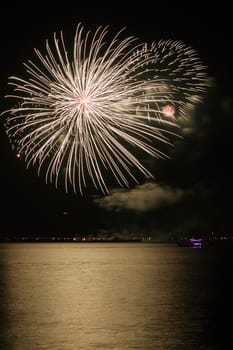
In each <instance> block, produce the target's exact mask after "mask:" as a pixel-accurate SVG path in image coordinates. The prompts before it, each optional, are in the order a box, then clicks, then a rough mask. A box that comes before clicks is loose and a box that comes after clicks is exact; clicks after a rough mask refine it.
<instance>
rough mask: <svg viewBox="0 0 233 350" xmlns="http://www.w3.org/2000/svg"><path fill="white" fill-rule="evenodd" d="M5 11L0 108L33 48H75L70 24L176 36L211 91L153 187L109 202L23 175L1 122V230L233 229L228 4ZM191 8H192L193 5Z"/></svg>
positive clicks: (157, 167)
mask: <svg viewBox="0 0 233 350" xmlns="http://www.w3.org/2000/svg"><path fill="white" fill-rule="evenodd" d="M33 6H34V7H33V9H30V8H26V7H25V8H24V7H23V6H20V7H18V8H9V9H8V8H5V10H3V11H2V13H1V16H2V19H3V18H4V19H7V21H3V20H2V21H1V56H0V57H1V58H0V59H1V66H0V67H1V81H0V84H1V111H0V112H2V111H3V110H5V109H6V108H7V107H8V105H7V101H6V100H5V99H4V96H5V95H6V94H7V93H9V91H10V90H9V87H8V85H7V79H8V77H9V76H11V75H16V76H21V75H23V72H24V67H23V62H26V61H27V60H28V59H32V58H33V57H35V56H34V51H33V49H34V47H35V48H38V49H41V50H43V49H44V45H45V40H46V39H51V40H52V38H53V33H54V32H57V33H59V32H60V30H62V31H63V33H64V36H65V38H67V39H68V38H70V43H72V39H73V35H74V33H75V29H76V26H77V24H78V23H79V22H82V23H83V25H84V26H85V27H86V28H87V29H91V30H95V29H96V28H97V27H98V26H99V25H103V26H107V25H109V26H110V30H111V31H112V32H113V34H115V33H116V32H117V31H118V30H120V29H122V28H123V27H126V31H125V33H126V34H127V35H134V36H136V37H138V38H139V39H140V40H141V41H146V42H152V41H158V40H160V39H175V40H182V41H183V42H184V43H186V44H187V45H190V46H192V47H193V48H194V49H195V50H197V51H198V53H199V56H200V58H201V60H202V61H203V63H204V64H205V65H206V66H207V70H208V74H209V76H210V77H211V78H212V79H213V82H214V83H213V86H212V87H211V88H210V89H209V90H208V91H207V93H206V95H205V98H204V101H203V103H201V104H200V105H198V107H197V109H196V110H195V114H194V117H193V124H192V132H190V133H188V134H185V137H184V139H183V140H182V141H179V142H177V144H176V145H175V147H174V148H173V149H172V150H171V151H170V152H171V153H170V156H171V159H170V160H168V161H155V162H154V171H155V175H156V181H155V182H148V183H145V184H144V185H142V186H139V187H138V188H137V187H136V188H132V189H130V190H128V191H117V192H116V193H115V192H114V193H113V195H112V196H108V197H106V198H93V197H87V196H85V197H83V198H81V197H80V196H78V195H74V194H65V193H64V191H63V190H62V189H59V190H56V189H55V188H54V187H53V185H46V184H45V183H44V179H43V178H39V177H38V176H37V175H36V171H34V170H33V169H32V170H26V169H25V165H24V163H23V162H22V161H19V160H17V159H16V157H15V154H14V153H13V152H12V151H11V148H10V145H9V142H8V139H7V137H6V135H5V132H4V125H3V124H4V118H3V117H2V120H1V124H0V127H1V133H0V152H1V153H0V154H1V160H2V163H1V173H0V174H1V175H0V176H1V177H0V186H1V220H0V233H3V232H9V233H11V232H19V231H20V232H33V233H34V232H35V231H37V232H47V231H49V232H61V231H65V232H93V231H98V230H99V229H103V228H106V229H114V230H125V231H130V232H133V231H134V232H135V231H138V232H145V233H147V232H148V233H152V234H154V235H156V234H157V235H165V234H168V233H173V232H174V233H183V232H201V233H208V232H211V231H218V232H227V233H233V224H232V207H233V205H232V204H233V203H232V194H233V191H232V170H231V159H232V155H231V152H232V149H233V148H232V146H233V142H232V130H233V122H232V117H233V113H232V110H233V91H232V51H233V43H232V36H231V22H232V19H231V16H230V12H229V9H227V8H226V7H225V8H224V9H223V8H222V9H221V8H213V5H211V6H208V3H207V4H206V5H205V6H206V8H205V9H202V8H201V7H197V8H192V7H191V5H190V4H189V3H188V4H187V6H184V5H182V6H180V7H175V5H174V6H173V7H171V6H170V5H168V4H167V3H165V4H164V5H162V4H160V5H155V6H153V7H148V6H145V7H144V6H143V4H141V5H140V7H135V5H134V7H132V8H131V9H126V8H125V7H124V6H123V5H119V6H107V7H106V6H97V5H96V6H95V7H92V6H90V5H89V6H86V7H85V6H80V5H77V6H76V7H74V6H72V7H70V6H67V7H66V6H65V7H64V4H63V7H61V8H59V7H57V8H56V7H54V8H53V10H48V9H47V8H45V7H43V8H38V9H37V8H36V5H33ZM193 6H194V5H193Z"/></svg>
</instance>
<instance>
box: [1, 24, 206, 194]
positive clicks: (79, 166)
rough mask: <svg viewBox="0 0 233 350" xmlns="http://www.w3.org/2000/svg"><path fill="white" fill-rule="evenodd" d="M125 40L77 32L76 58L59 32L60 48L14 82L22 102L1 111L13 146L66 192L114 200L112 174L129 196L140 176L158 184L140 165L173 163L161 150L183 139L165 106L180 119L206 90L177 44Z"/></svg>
mask: <svg viewBox="0 0 233 350" xmlns="http://www.w3.org/2000/svg"><path fill="white" fill-rule="evenodd" d="M122 31H123V30H121V31H119V32H118V33H117V34H116V35H115V36H114V37H113V39H112V40H111V41H110V42H108V41H107V40H106V36H107V33H108V27H99V28H98V29H97V30H96V32H95V33H94V35H91V34H90V32H87V33H86V34H85V33H84V27H83V26H82V25H81V24H78V26H77V30H76V33H75V37H74V45H73V51H72V52H71V53H69V52H67V50H66V46H65V42H64V38H63V34H62V32H61V34H60V36H59V39H58V38H57V35H56V33H54V40H53V45H54V47H53V49H52V48H51V45H50V44H49V42H48V41H47V42H46V53H45V54H44V55H43V54H42V53H41V52H40V51H39V50H37V49H35V52H36V57H37V59H39V60H38V63H34V62H32V61H28V62H27V63H25V67H26V73H27V75H28V78H27V79H22V78H19V77H15V76H12V77H10V78H9V83H10V84H11V85H13V86H14V94H13V95H8V96H7V97H10V98H13V99H16V100H17V101H18V104H17V106H16V107H13V108H11V109H10V110H7V111H5V112H3V114H5V113H6V114H8V117H7V119H6V124H5V125H6V132H7V135H8V136H9V140H10V142H11V144H12V147H13V148H14V149H15V150H16V152H17V153H18V154H21V155H23V156H24V159H25V162H26V164H27V166H30V165H34V166H36V167H37V169H38V174H40V173H41V172H43V173H44V175H45V179H46V182H52V183H55V185H56V187H58V185H60V184H63V185H64V186H65V190H66V191H67V192H68V191H69V190H70V189H72V190H73V191H74V192H75V193H76V192H79V193H80V194H81V195H83V194H84V192H85V190H88V188H89V186H92V187H93V186H94V187H95V188H96V189H97V190H100V191H101V192H102V193H104V194H107V193H109V185H110V184H109V183H108V180H107V179H108V175H111V177H113V178H114V179H115V181H116V183H118V185H120V186H122V187H125V186H129V179H130V181H131V180H133V181H134V182H136V183H138V179H137V178H136V176H135V169H136V170H137V171H139V173H140V174H142V175H143V176H144V177H147V178H153V174H151V172H150V171H149V170H148V169H147V168H146V167H145V166H144V165H143V162H141V161H140V159H144V158H145V155H146V154H147V155H149V156H152V157H157V158H164V157H166V154H164V153H163V152H162V151H161V150H159V148H158V146H155V144H156V145H157V144H158V142H159V143H162V144H164V143H166V144H171V141H170V136H171V135H173V134H176V133H174V132H173V131H172V130H174V128H176V127H177V125H176V122H175V118H174V113H173V114H172V118H167V113H165V112H164V106H167V105H173V106H175V107H174V108H179V106H181V110H182V111H183V110H184V108H183V107H184V104H185V102H187V101H188V100H189V101H190V100H191V98H192V96H193V95H194V94H195V95H198V94H199V93H200V91H202V90H203V86H204V81H205V79H206V75H205V69H204V67H202V65H201V64H200V62H199V60H197V59H195V60H194V61H193V52H192V51H190V50H188V49H187V50H186V49H185V47H184V46H182V45H181V43H180V42H174V43H173V42H171V41H169V42H159V43H158V45H156V44H152V45H151V46H149V45H147V44H144V43H143V44H140V43H139V44H138V42H137V39H136V38H134V37H126V38H125V39H121V34H122ZM189 58H190V61H191V63H190V61H189ZM160 67H162V68H160ZM191 67H192V68H191ZM177 81H178V83H177ZM178 94H179V95H180V94H181V95H182V94H183V96H184V98H182V96H181V97H180V96H179V98H177V97H178ZM138 150H139V151H140V152H142V153H144V156H143V157H142V156H140V157H138V156H137V152H138Z"/></svg>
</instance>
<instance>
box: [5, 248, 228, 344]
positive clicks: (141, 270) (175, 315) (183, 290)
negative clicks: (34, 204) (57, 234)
mask: <svg viewBox="0 0 233 350" xmlns="http://www.w3.org/2000/svg"><path fill="white" fill-rule="evenodd" d="M232 262H233V252H231V251H228V250H225V251H223V250H218V249H214V248H203V249H192V248H182V247H177V246H173V245H162V244H146V243H132V244H128V243H123V244H122V243H113V244H111V243H106V244H105V243H97V244H95V243H91V244H90V243H89V244H88V243H84V244H83V243H80V244H77V243H58V244H56V243H50V244H49V243H36V244H35V243H34V244H33V243H32V244H29V243H25V244H23V243H19V244H13V243H11V244H1V245H0V275H1V276H0V277H1V284H0V317H1V318H0V322H1V334H0V349H12V350H27V349H28V350H34V349H49V350H59V349H61V350H71V349H72V350H76V349H77V350H84V349H85V350H93V349H95V350H96V349H97V350H98V349H100V350H128V349H138V350H149V349H150V350H174V349H177V350H178V349H179V350H190V349H191V350H204V349H208V350H210V349H215V350H216V349H221V350H222V349H229V346H231V345H230V344H231V343H232V341H231V335H232V334H233V333H232V332H233V330H232V321H231V320H232V317H233V314H232V309H233V308H232V305H233V294H232V287H231V282H232V280H233V274H232V266H233V265H232ZM228 344H229V345H228Z"/></svg>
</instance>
